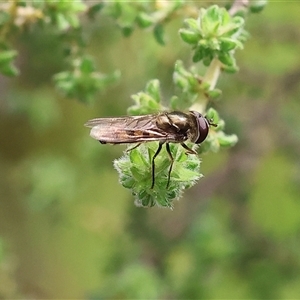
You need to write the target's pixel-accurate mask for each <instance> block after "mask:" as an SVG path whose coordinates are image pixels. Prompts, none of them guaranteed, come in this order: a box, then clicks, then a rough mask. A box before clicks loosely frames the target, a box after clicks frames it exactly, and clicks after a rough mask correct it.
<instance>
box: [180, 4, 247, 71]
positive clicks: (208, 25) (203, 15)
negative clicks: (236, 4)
mask: <svg viewBox="0 0 300 300" xmlns="http://www.w3.org/2000/svg"><path fill="white" fill-rule="evenodd" d="M185 23H186V25H187V27H188V28H187V29H180V30H179V33H180V36H181V38H182V40H183V41H184V42H186V43H187V44H189V45H191V46H192V47H193V49H194V55H193V61H194V62H198V61H202V62H203V64H204V65H205V66H209V65H210V64H211V62H212V60H213V59H215V58H217V59H219V60H220V61H221V62H222V63H223V64H224V66H225V68H229V69H230V70H233V69H236V61H235V58H234V50H236V49H238V48H240V49H242V48H243V44H242V42H241V41H240V39H239V36H240V35H241V33H242V32H243V25H244V19H243V18H242V17H239V16H233V17H231V16H230V14H229V12H227V10H226V9H225V8H220V7H218V6H216V5H214V6H211V7H209V8H208V9H204V8H202V9H200V14H199V17H198V19H191V18H189V19H186V20H185Z"/></svg>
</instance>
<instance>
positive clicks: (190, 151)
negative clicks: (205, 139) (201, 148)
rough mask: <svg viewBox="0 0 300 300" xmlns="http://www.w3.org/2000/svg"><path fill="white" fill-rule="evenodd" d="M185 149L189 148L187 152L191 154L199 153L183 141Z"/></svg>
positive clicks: (182, 144)
mask: <svg viewBox="0 0 300 300" xmlns="http://www.w3.org/2000/svg"><path fill="white" fill-rule="evenodd" d="M180 145H181V146H182V147H183V148H184V149H185V150H187V152H186V153H189V154H197V152H196V151H194V150H193V149H191V148H189V147H188V146H187V145H186V144H185V143H181V144H180Z"/></svg>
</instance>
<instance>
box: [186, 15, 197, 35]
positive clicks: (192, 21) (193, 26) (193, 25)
mask: <svg viewBox="0 0 300 300" xmlns="http://www.w3.org/2000/svg"><path fill="white" fill-rule="evenodd" d="M184 23H185V24H186V25H187V26H188V27H190V29H192V30H193V31H194V32H197V31H198V32H199V20H196V19H192V18H189V19H185V20H184Z"/></svg>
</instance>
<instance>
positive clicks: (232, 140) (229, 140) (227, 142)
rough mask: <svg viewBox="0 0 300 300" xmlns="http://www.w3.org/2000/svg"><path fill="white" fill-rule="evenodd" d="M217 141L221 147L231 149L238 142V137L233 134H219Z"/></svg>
mask: <svg viewBox="0 0 300 300" xmlns="http://www.w3.org/2000/svg"><path fill="white" fill-rule="evenodd" d="M218 141H219V144H220V146H221V147H233V146H234V145H235V144H236V143H237V142H238V137H237V135H235V134H231V135H225V134H220V135H218Z"/></svg>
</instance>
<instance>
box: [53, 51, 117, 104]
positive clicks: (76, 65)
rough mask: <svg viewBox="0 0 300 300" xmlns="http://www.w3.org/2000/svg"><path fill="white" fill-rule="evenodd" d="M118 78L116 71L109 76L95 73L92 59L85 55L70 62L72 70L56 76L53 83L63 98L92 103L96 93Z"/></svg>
mask: <svg viewBox="0 0 300 300" xmlns="http://www.w3.org/2000/svg"><path fill="white" fill-rule="evenodd" d="M119 76H120V72H118V71H115V72H114V73H112V74H109V75H107V74H101V73H100V72H97V71H96V67H95V63H94V60H93V58H92V57H90V56H88V55H85V56H80V57H77V58H76V59H74V60H72V69H71V70H69V71H63V72H60V73H58V74H56V75H55V76H54V81H55V83H56V86H57V88H58V89H59V90H60V91H62V93H63V94H64V95H65V96H67V97H70V98H73V97H74V98H75V97H77V98H78V99H79V100H80V101H82V102H92V100H93V98H94V94H95V93H96V92H98V91H99V90H101V89H103V88H105V87H106V86H107V85H108V84H109V83H111V82H114V81H116V80H117V79H118V78H119Z"/></svg>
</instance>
